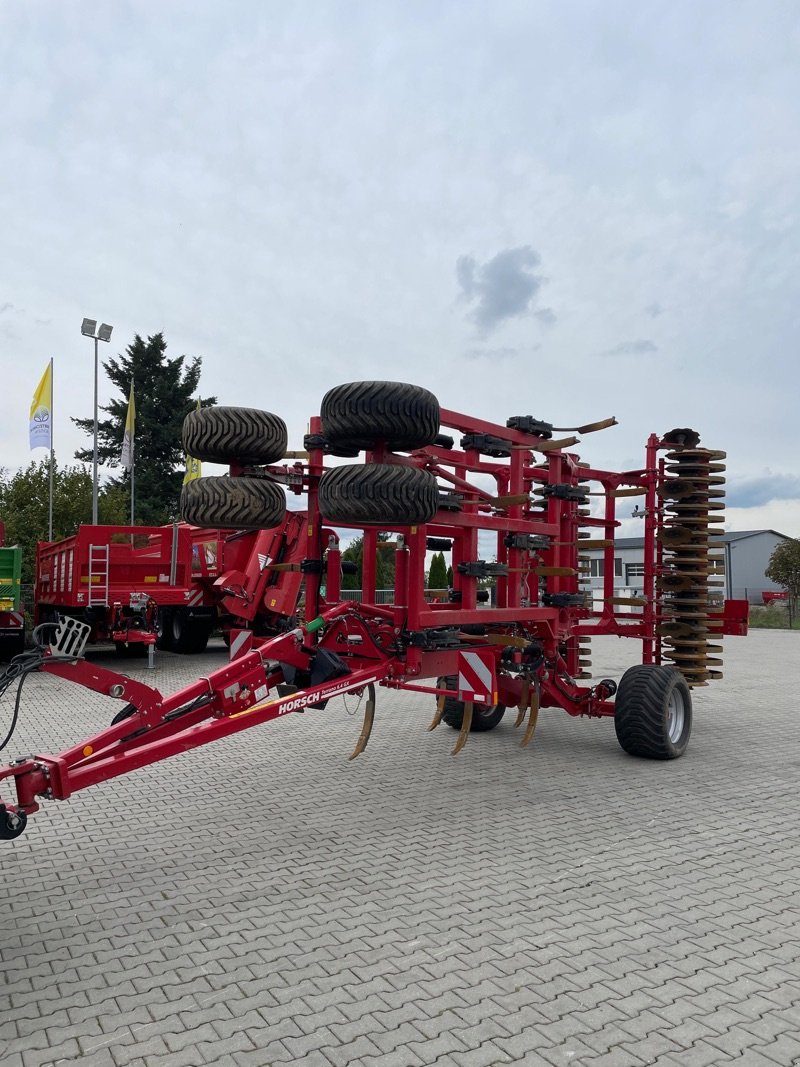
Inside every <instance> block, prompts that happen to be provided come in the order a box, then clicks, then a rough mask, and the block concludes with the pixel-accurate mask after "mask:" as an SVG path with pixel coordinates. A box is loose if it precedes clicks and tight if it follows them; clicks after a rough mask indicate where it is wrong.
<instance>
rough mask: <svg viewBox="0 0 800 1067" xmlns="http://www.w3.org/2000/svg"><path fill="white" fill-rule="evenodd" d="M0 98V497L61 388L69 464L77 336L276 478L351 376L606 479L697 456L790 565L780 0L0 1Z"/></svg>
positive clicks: (798, 302)
mask: <svg viewBox="0 0 800 1067" xmlns="http://www.w3.org/2000/svg"><path fill="white" fill-rule="evenodd" d="M0 92H1V93H2V100H3V106H2V108H0V138H1V139H2V155H0V158H2V161H3V166H2V169H0V247H1V248H2V256H0V374H2V379H0V380H2V383H3V405H2V408H3V419H2V422H0V466H4V467H6V468H9V469H12V470H13V469H16V468H17V467H19V466H20V465H22V464H25V463H27V462H28V460H29V458H30V453H29V451H28V444H27V421H28V409H29V406H30V401H31V395H32V392H33V389H34V387H35V385H36V383H37V382H38V379H39V376H40V375H41V373H42V370H43V369H44V366H45V364H46V362H47V360H48V359H49V358H50V357H51V356H53V357H54V358H55V368H56V405H57V410H56V423H55V429H56V438H57V439H56V448H57V453H58V456H59V460H60V461H62V462H63V461H65V460H67V459H69V458H71V456H72V453H73V452H74V450H75V449H76V448H77V447H80V446H81V445H84V444H85V443H86V442H85V440H84V439H83V438H82V437H81V435H80V434H78V433H77V431H76V430H75V429H74V427H72V425H71V424H70V423H69V421H68V417H69V415H83V416H88V415H90V414H91V402H92V355H93V350H92V345H91V342H89V341H87V340H85V339H84V338H82V337H81V336H80V323H81V319H82V318H83V316H89V317H92V318H97V319H98V320H103V321H106V322H109V323H112V324H113V325H114V328H115V329H114V335H113V338H112V343H111V345H110V346H108V347H109V349H110V351H109V353H108V354H114V353H116V352H118V351H121V350H123V349H124V348H125V346H126V345H127V344H128V343H129V342H130V340H131V339H132V338H133V335H134V334H135V333H137V332H138V333H140V334H142V335H143V336H147V335H149V334H153V333H156V332H157V331H163V332H164V334H165V336H166V339H167V342H168V344H169V352H170V354H171V355H180V354H186V355H190V356H195V355H198V356H201V357H202V359H203V377H202V382H201V385H202V391H203V393H204V394H212V393H213V394H216V395H217V396H218V397H219V400H220V402H221V403H226V404H241V405H247V406H255V407H263V408H266V409H268V410H271V411H275V412H277V413H279V414H281V415H282V416H283V417H284V418H285V419H286V421H287V423H288V425H289V428H290V438H291V446H293V447H300V442H301V438H302V434H303V432H304V429H305V423H306V420H307V418H308V416H309V415H310V414H312V413H314V412H315V411H317V410H318V407H319V401H320V399H321V397H322V395H323V393H324V392H325V390H326V389H328V388H329V387H330V386H332V385H334V384H337V383H339V382H343V381H352V380H358V379H364V378H388V379H394V380H399V381H409V382H415V383H418V384H420V385H424V386H426V387H428V388H429V389H431V390H433V391H434V392H435V393H436V394H437V396H438V397H439V399H440V401H441V403H442V405H443V406H446V407H449V408H455V409H458V410H463V411H468V412H470V413H473V414H476V415H480V416H482V417H485V418H488V419H492V420H496V421H501V422H504V421H505V419H506V418H507V417H508V416H509V415H516V414H531V415H535V416H536V417H538V418H542V419H547V420H549V421H552V422H555V423H556V424H558V425H574V424H579V423H581V422H587V421H592V420H596V419H600V418H603V417H606V416H609V415H615V416H616V417H617V418H618V420H619V421H620V424H621V425H620V426H618V427H616V428H613V429H610V430H606V431H604V432H603V433H600V434H596V435H593V436H590V437H587V438H586V440H585V442H584V443H583V445H582V446H581V448H580V449H579V451H581V454H582V456H583V458H585V459H589V460H591V461H592V463H593V464H594V465H596V466H605V467H609V468H620V469H627V468H632V467H636V466H639V465H641V463H642V459H643V449H644V442H645V440H646V438H647V436H648V434H649V433H650V432H652V431H656V432H659V433H661V432H664V431H666V430H668V429H670V428H671V427H673V426H676V425H679V426H693V427H695V428H696V429H698V430H699V431H700V433H701V435H702V441H703V443H704V444H706V445H708V446H710V447H713V448H723V449H725V450H726V451H727V452H728V457H729V459H728V463H729V471H728V474H729V480H730V484H729V503H730V504H731V507H730V510H729V512H728V526H729V528H731V529H748V528H756V527H761V526H767V527H774V528H776V529H778V530H780V531H782V532H784V533H788V534H790V535H792V536H800V462H799V461H800V442H799V441H798V436H799V434H800V418H799V415H800V388H799V386H800V371H799V370H798V355H797V348H798V336H799V335H800V296H799V295H798V284H799V280H800V254H799V253H800V229H799V227H800V204H799V203H798V197H799V196H800V6H798V5H797V4H796V3H795V2H794V0H785V2H781V0H757V2H753V3H750V2H743V0H705V2H703V3H702V4H698V3H696V2H694V0H671V2H655V0H639V2H634V0H626V2H620V0H604V2H602V3H599V2H591V3H590V2H582V0H556V2H548V0H520V2H516V0H495V2H493V3H488V2H487V3H482V2H468V0H454V2H449V0H439V2H431V0H428V2H415V0H398V2H394V3H383V2H381V0H370V2H369V3H366V2H363V3H356V2H352V3H346V2H344V0H338V2H335V3H325V2H315V0H305V2H302V3H297V4H293V5H287V4H285V3H280V4H278V3H275V2H272V0H260V2H259V0H227V2H226V3H225V4H222V3H220V2H218V0H217V2H212V0H184V2H181V0H117V2H115V3H109V2H107V0H104V2H99V0H94V2H93V0H81V3H80V4H79V5H76V4H65V3H63V0H25V2H23V0H0ZM108 395H109V394H108V390H107V383H106V382H102V383H101V401H102V400H103V399H104V397H107V396H108ZM34 455H35V456H37V457H38V456H43V455H44V452H41V451H40V452H37V453H34ZM87 518H88V516H87ZM632 532H635V531H632Z"/></svg>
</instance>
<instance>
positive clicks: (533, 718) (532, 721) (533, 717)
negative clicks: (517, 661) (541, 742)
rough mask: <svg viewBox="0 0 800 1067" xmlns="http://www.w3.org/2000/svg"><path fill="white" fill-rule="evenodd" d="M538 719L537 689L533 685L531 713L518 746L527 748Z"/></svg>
mask: <svg viewBox="0 0 800 1067" xmlns="http://www.w3.org/2000/svg"><path fill="white" fill-rule="evenodd" d="M538 721H539V690H538V689H537V688H536V687H534V690H533V699H532V700H531V714H530V718H529V719H528V726H527V728H526V730H525V736H524V737H523V738H522V740H521V741H520V748H527V747H528V745H529V744H530V743H531V741H532V740H533V735H534V733H535V732H536V723H537V722H538Z"/></svg>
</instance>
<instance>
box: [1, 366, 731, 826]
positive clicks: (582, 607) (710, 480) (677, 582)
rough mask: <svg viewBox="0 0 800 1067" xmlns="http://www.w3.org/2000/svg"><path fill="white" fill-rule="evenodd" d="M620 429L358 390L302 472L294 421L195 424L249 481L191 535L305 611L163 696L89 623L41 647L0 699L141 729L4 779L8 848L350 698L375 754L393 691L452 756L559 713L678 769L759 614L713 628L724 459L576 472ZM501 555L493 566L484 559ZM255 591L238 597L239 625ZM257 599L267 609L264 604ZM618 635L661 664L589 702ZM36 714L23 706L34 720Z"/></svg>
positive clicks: (652, 451) (71, 622) (208, 484)
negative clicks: (109, 651)
mask: <svg viewBox="0 0 800 1067" xmlns="http://www.w3.org/2000/svg"><path fill="white" fill-rule="evenodd" d="M614 422H615V420H614V419H607V420H604V421H602V422H598V423H595V424H592V425H589V426H581V427H577V428H574V429H569V430H565V429H563V428H557V427H554V426H552V425H550V424H549V423H546V422H542V421H539V420H537V419H535V418H533V417H532V416H529V415H521V416H515V417H513V418H509V419H508V421H507V423H506V425H505V426H503V425H497V424H493V423H490V422H486V421H483V420H481V419H477V418H473V417H472V416H469V415H464V414H461V413H459V412H456V411H448V410H445V409H440V407H439V403H438V401H437V400H436V398H435V397H434V396H432V395H431V394H430V393H429V392H427V391H426V390H424V389H421V388H418V387H416V386H412V385H405V384H401V383H396V382H356V383H352V384H349V385H342V386H339V387H337V388H335V389H332V390H331V391H330V392H328V393H327V394H326V396H325V397H324V399H323V402H322V408H321V413H320V415H319V416H317V417H314V418H312V419H311V424H310V433H309V434H308V436H307V437H306V439H305V442H304V447H305V451H304V452H302V453H287V451H286V449H287V439H286V428H285V426H284V424H283V422H282V421H281V420H280V419H279V418H278V417H277V416H275V415H271V414H269V413H267V412H262V411H256V410H250V409H243V408H207V409H204V410H201V411H197V412H192V414H191V415H189V416H188V418H187V419H186V422H185V424H184V432H183V444H184V447H185V450H186V451H187V452H188V453H189V454H191V455H193V456H197V457H199V458H200V459H203V460H206V461H209V462H217V463H219V462H223V463H227V464H229V465H230V475H229V476H225V477H210V478H203V479H199V480H197V481H194V482H190V483H189V484H188V485H187V486H186V487H185V488H184V491H183V499H182V510H183V517H184V519H185V520H186V521H187V522H188V523H191V524H193V525H194V526H206V527H210V528H225V529H229V530H241V531H246V530H264V531H269V530H273V531H278V533H277V534H274V535H272V536H271V537H267V538H265V541H264V545H265V546H266V551H265V552H264V553H263V559H262V560H261V562H260V564H259V566H260V568H261V570H263V571H265V572H266V571H269V574H270V578H269V580H270V581H271V582H273V583H274V584H275V586H276V589H277V591H278V592H280V591H281V589H282V588H283V587H284V586H285V587H286V588H285V589H283V592H284V595H283V598H282V599H281V598H280V597H278V596H276V598H275V605H274V606H275V615H274V618H273V620H272V621H273V622H274V624H275V627H274V629H275V631H276V632H274V633H273V635H271V636H263V637H255V638H254V642H253V646H252V648H251V649H250V650H249V651H247V652H246V653H244V654H243V655H240V656H239V657H237V658H234V659H233V660H231V661H230V662H229V663H227V664H226V665H225V666H223V667H221V668H220V669H219V670H217V671H215V672H213V673H212V674H210V675H209V676H208V677H207V678H201V679H198V680H197V681H196V682H194V683H193V684H192V685H189V686H188V687H187V688H185V689H183V690H181V691H180V692H177V693H173V694H171V695H169V696H164V695H162V694H161V693H160V692H158V691H157V690H156V689H153V688H151V687H150V686H148V685H145V684H144V683H142V682H140V681H138V680H135V679H132V678H128V677H125V676H124V675H121V674H117V673H115V672H112V671H109V670H106V669H104V668H102V667H99V666H97V665H94V664H92V663H89V662H87V661H86V660H85V659H84V658H83V650H84V646H85V643H86V640H87V637H88V627H87V626H86V624H84V623H83V622H81V621H79V620H77V619H74V618H63V619H61V620H60V622H59V623H58V624H45V625H44V626H39V627H38V628H37V630H36V631H35V639H36V642H37V647H36V648H35V649H34V650H32V651H29V652H26V653H24V654H23V655H22V656H18V657H16V658H15V660H13V661H12V663H11V664H10V666H9V668H8V669H7V671H6V672H5V673H4V674H2V675H0V687H1V688H2V689H7V688H8V687H9V686H10V685H11V684H12V683H13V682H14V681H15V680H16V679H18V680H19V684H20V686H21V684H22V681H23V680H24V677H25V675H26V674H27V673H29V672H30V671H34V670H38V671H44V672H46V673H48V674H53V675H56V676H58V677H60V678H64V679H69V680H71V681H75V682H78V683H79V684H81V685H84V686H86V687H88V688H89V689H92V690H95V691H97V692H99V693H103V694H106V695H108V696H110V697H113V698H116V699H117V700H119V701H120V702H121V705H122V706H121V708H120V710H119V711H118V713H117V714H116V715H115V716H114V718H113V720H112V722H111V725H110V726H109V727H108V728H107V729H104V730H103V731H101V732H100V733H99V734H97V736H95V737H92V738H88V739H86V740H83V741H80V742H79V743H78V744H76V745H74V746H73V747H72V748H69V749H67V750H66V751H65V752H62V753H61V754H60V755H38V756H31V757H28V758H23V759H20V760H17V761H16V762H15V763H12V764H11V765H9V766H7V767H5V768H2V769H0V780H2V779H9V782H8V785H9V786H10V785H11V784H12V782H13V788H14V789H15V791H16V797H15V798H14V800H13V802H12V800H11V798H8V799H7V801H6V803H5V804H4V805H2V806H0V837H4V838H7V839H11V838H14V837H16V836H18V835H19V834H20V833H21V832H22V830H23V829H24V827H25V823H26V821H27V817H28V815H30V814H31V813H33V812H35V811H37V810H38V808H39V801H40V800H41V799H42V798H46V799H56V800H65V799H67V798H68V797H70V796H71V795H72V794H73V793H76V792H77V791H78V790H81V789H85V788H86V787H87V786H91V785H95V784H97V783H99V782H103V781H106V780H108V779H110V778H114V777H117V776H119V775H122V774H127V773H128V772H129V771H133V770H135V769H136V768H138V767H143V766H146V765H147V764H150V763H155V762H157V761H159V760H162V759H166V758H167V757H169V756H173V755H177V754H178V753H180V752H185V751H187V750H188V749H192V748H195V747H197V746H199V745H203V744H207V743H208V742H210V741H215V740H217V739H219V738H223V737H226V736H228V735H229V734H234V733H238V732H239V731H241V730H246V729H249V728H250V727H253V726H258V725H260V724H261V723H264V722H267V721H269V720H271V719H277V718H280V717H281V716H283V715H287V714H290V713H292V712H302V711H305V710H306V709H310V708H316V709H322V708H324V707H325V706H326V704H327V702H328V701H330V700H331V699H332V698H334V697H337V696H340V695H342V694H345V693H352V694H361V695H363V696H364V698H365V705H364V706H365V714H364V725H363V729H362V731H361V735H360V737H359V738H358V739H357V741H356V744H355V749H354V751H353V756H352V757H351V758H353V757H355V756H358V755H359V754H360V753H361V752H363V750H364V748H365V747H366V745H367V742H368V740H369V736H370V730H371V728H372V723H373V717H374V714H375V705H376V687H378V686H385V687H387V688H390V689H407V690H413V691H416V692H420V693H426V694H431V695H433V696H434V697H435V698H436V699H435V705H436V710H435V714H434V716H433V721H432V722H431V723H430V726H429V729H433V728H434V727H435V726H437V725H438V724H439V723H440V721H444V722H445V723H446V724H447V725H449V726H451V727H453V728H455V729H456V730H457V731H458V737H457V739H456V742H455V747H454V749H453V751H454V753H455V752H458V751H460V750H461V749H462V748H463V746H464V744H465V743H466V741H467V738H468V736H469V734H470V732H471V731H481V730H490V729H492V728H493V727H495V726H496V725H497V724H498V722H499V721H500V719H501V718H502V716H503V714H504V712H505V710H506V709H507V708H513V709H515V710H516V723H517V725H518V726H520V727H523V726H524V731H523V734H522V741H523V744H527V743H528V742H529V741H530V740H531V738H532V737H533V733H534V729H535V727H536V722H537V717H538V715H539V711H540V709H541V708H552V707H558V708H562V709H563V710H564V711H566V712H567V713H568V714H570V715H587V716H595V717H597V716H610V717H613V718H614V723H615V727H616V734H617V737H618V739H619V742H620V745H621V746H622V748H623V749H624V750H625V751H626V752H628V753H630V754H632V755H635V756H643V757H648V758H652V759H672V758H674V757H677V756H680V755H681V754H682V753H683V752H684V750H685V748H686V745H687V743H688V740H689V734H690V731H691V723H692V706H691V696H690V689H691V688H692V687H699V686H704V685H706V684H707V683H708V682H709V681H711V680H714V679H716V678H719V677H721V671H720V665H721V659H720V651H721V645H720V643H719V641H720V639H721V637H722V635H723V634H733V633H736V634H742V633H744V632H746V622H745V621H744V620H745V619H746V615H743V614H742V611H741V605H739V604H738V602H734V601H728V602H726V603H725V605H724V608H723V607H719V606H716V607H715V606H714V600H715V596H714V595H713V594H714V590H713V588H711V587H712V586H713V585H714V583H715V581H717V580H718V579H715V578H714V577H713V576H714V575H719V574H720V573H721V571H722V559H723V554H722V551H721V548H722V546H721V544H720V542H719V540H718V537H719V532H720V531H721V526H720V523H721V521H722V508H723V503H722V498H723V495H724V491H723V488H722V487H723V483H724V477H723V470H724V464H723V462H722V460H723V459H724V453H722V452H718V451H713V450H710V449H707V448H702V447H700V444H699V437H698V435H697V434H696V433H695V432H694V431H692V430H689V429H677V430H672V431H670V432H669V433H667V434H665V435H664V436H663V437H657V436H656V435H652V436H651V437H650V438H649V439H648V441H647V445H646V449H645V460H644V465H643V466H642V467H641V468H640V469H638V470H630V471H622V472H612V471H605V470H598V469H595V468H594V467H592V466H591V465H590V464H588V463H586V462H584V461H582V460H581V459H580V457H579V456H578V455H577V453H576V452H574V451H573V448H574V446H575V445H576V444H577V443H578V439H577V437H576V436H574V434H578V433H580V434H588V433H590V432H593V431H596V430H601V429H604V428H605V427H607V426H611V425H613V424H614ZM564 433H566V434H568V436H566V437H562V438H558V437H556V436H555V435H556V434H564ZM362 453H363V454H364V456H363V459H360V458H359V457H360V456H361V454H362ZM287 456H288V462H287ZM331 457H344V458H345V459H347V460H349V461H350V462H346V463H344V464H342V463H338V462H337V463H335V464H334V463H332V462H331ZM286 491H288V492H289V493H293V494H296V495H298V496H299V495H303V496H305V510H303V511H302V512H299V513H298V512H291V511H290V512H288V513H287V511H286V495H285V493H286ZM628 497H631V498H633V497H638V498H639V499H640V502H641V503H640V504H637V509H638V508H639V507H640V506H641V507H642V508H643V512H644V566H643V577H642V579H641V585H642V595H641V596H640V597H638V598H637V599H635V600H631V599H630V598H625V599H624V601H623V600H622V599H621V598H618V597H617V596H615V592H614V532H615V529H616V528H617V526H618V525H619V523H618V520H617V517H616V511H617V504H618V501H619V499H620V498H628ZM298 514H299V515H300V516H301V518H300V520H298V517H297V516H298ZM287 524H294V526H297V530H295V532H294V534H293V538H292V543H293V544H294V546H295V547H294V549H293V551H292V552H291V553H290V554H289V555H288V556H286V558H284V559H281V558H276V557H274V556H269V555H268V553H269V545H270V544H275V545H279V546H285V544H286V538H285V537H284V536H282V535H281V534H280V531H281V530H285V529H286V527H287ZM300 524H302V525H300ZM342 527H347V528H351V529H353V528H354V529H355V530H356V531H358V532H359V533H361V534H362V536H363V561H362V583H361V585H362V591H361V599H360V601H358V602H355V601H352V600H347V599H344V598H343V595H342V590H341V573H342V562H341V557H340V551H339V541H338V536H337V534H336V532H335V530H336V529H337V528H342ZM387 534H389V535H393V537H392V538H391V539H390V540H388V541H387V539H386V535H387ZM489 539H491V546H492V547H491V549H490V550H485V551H484V555H486V556H489V555H491V556H493V557H494V558H493V559H492V560H491V562H487V560H486V559H484V558H481V552H480V550H479V545H480V544H483V545H486V544H487V543H488V542H489ZM432 551H435V552H440V551H441V552H445V553H448V554H449V556H450V561H451V566H452V574H453V580H452V588H451V589H450V590H449V593H448V595H447V598H446V599H445V598H444V597H441V598H440V599H437V600H435V601H433V602H431V601H429V600H428V599H426V590H425V568H426V558H427V554H428V553H429V552H432ZM386 552H393V553H394V595H393V598H391V602H390V603H385V604H384V603H378V602H377V600H378V597H377V595H376V576H377V572H378V555H379V553H386ZM589 552H599V553H601V555H600V556H599V557H598V558H599V559H602V560H603V561H604V568H602V570H603V574H604V578H603V582H604V587H603V589H602V593H601V596H600V597H599V598H598V596H597V591H595V596H594V597H592V596H591V595H590V593H589V591H588V590H587V588H586V586H585V577H586V572H587V567H588V561H587V555H586V554H587V553H589ZM251 556H252V554H251ZM597 569H598V570H599V569H600V568H597ZM257 580H258V575H250V576H249V577H248V576H247V575H244V574H243V575H242V582H241V585H240V587H239V592H238V598H239V602H241V599H242V590H243V589H245V588H246V587H247V586H248V582H249V583H250V584H251V585H252V583H253V582H254V581H256V582H257ZM228 581H229V584H230V582H231V579H230V578H229V579H228ZM234 584H235V583H234ZM487 586H491V591H490V590H489V589H487ZM289 588H290V595H289V596H287V595H285V593H286V589H289ZM231 589H232V592H231V595H232V596H234V597H235V596H237V591H236V589H234V588H233V586H231ZM258 596H259V598H261V600H262V601H264V602H265V603H266V604H267V605H269V603H270V597H269V596H268V591H267V593H266V594H265V592H264V590H261V591H259V593H258ZM265 597H266V599H264V598H265ZM631 607H633V608H634V609H635V611H634V612H631V610H630V609H631ZM623 608H624V609H625V610H624V611H623V610H622V609H623ZM237 614H241V611H240V610H239V609H238V608H237ZM600 634H614V635H617V636H619V637H631V638H635V639H636V640H638V641H640V642H641V648H642V663H641V665H639V666H635V667H632V668H630V669H629V670H628V671H626V672H625V674H624V675H623V677H622V679H621V681H620V683H619V687H617V684H616V683H615V682H614V681H613V680H611V679H602V680H599V681H595V682H592V681H591V673H590V670H589V668H590V666H591V658H590V643H591V638H592V637H593V636H595V635H600ZM19 707H20V699H19V692H18V693H17V701H16V709H15V713H14V715H15V718H16V714H17V712H18V710H19ZM12 729H13V725H12Z"/></svg>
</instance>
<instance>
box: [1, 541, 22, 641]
mask: <svg viewBox="0 0 800 1067" xmlns="http://www.w3.org/2000/svg"><path fill="white" fill-rule="evenodd" d="M21 578H22V549H21V548H17V547H13V548H7V547H6V545H5V528H4V527H3V524H2V523H1V522H0V660H9V659H11V657H12V656H16V655H17V654H18V653H19V652H22V651H23V650H24V648H25V615H24V612H23V610H22V604H21V602H20V581H21Z"/></svg>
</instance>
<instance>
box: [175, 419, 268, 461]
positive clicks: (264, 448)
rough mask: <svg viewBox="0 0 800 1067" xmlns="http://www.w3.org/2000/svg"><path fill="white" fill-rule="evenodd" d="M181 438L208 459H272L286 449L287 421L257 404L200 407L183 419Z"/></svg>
mask: <svg viewBox="0 0 800 1067" xmlns="http://www.w3.org/2000/svg"><path fill="white" fill-rule="evenodd" d="M181 441H182V443H183V450H184V452H186V453H187V454H188V455H190V456H194V458H195V459H201V460H205V461H206V462H207V463H232V462H235V463H241V464H242V465H243V466H246V465H248V464H253V463H274V462H275V461H276V460H279V459H283V455H284V453H285V452H286V441H287V434H286V423H285V422H284V421H283V419H281V418H279V417H278V416H277V415H273V414H272V413H271V412H269V411H259V410H258V409H257V408H226V407H218V408H201V409H200V410H199V411H190V412H189V414H188V415H187V416H186V418H185V419H184V420H183V431H182V433H181Z"/></svg>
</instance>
